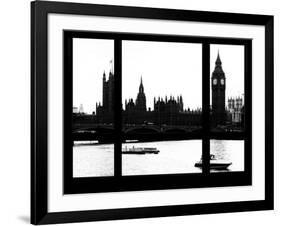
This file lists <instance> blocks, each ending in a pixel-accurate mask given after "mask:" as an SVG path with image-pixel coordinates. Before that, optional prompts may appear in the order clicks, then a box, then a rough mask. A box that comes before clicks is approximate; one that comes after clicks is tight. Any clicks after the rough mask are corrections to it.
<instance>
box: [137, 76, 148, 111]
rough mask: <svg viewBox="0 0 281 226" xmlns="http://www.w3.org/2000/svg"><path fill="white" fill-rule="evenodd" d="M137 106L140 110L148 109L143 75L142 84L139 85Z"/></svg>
mask: <svg viewBox="0 0 281 226" xmlns="http://www.w3.org/2000/svg"><path fill="white" fill-rule="evenodd" d="M136 108H137V111H140V112H145V111H146V97H145V93H144V88H143V84H142V77H141V82H140V86H139V93H138V96H137V99H136Z"/></svg>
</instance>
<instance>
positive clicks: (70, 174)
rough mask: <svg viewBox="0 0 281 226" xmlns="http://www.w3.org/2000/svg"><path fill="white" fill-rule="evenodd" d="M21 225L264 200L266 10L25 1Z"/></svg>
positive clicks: (268, 102)
mask: <svg viewBox="0 0 281 226" xmlns="http://www.w3.org/2000/svg"><path fill="white" fill-rule="evenodd" d="M31 43H32V45H31V46H32V47H31V55H32V58H31V64H32V65H31V66H32V67H31V69H32V70H31V96H32V98H31V102H32V103H31V114H32V115H31V118H32V124H31V130H32V134H31V137H32V141H31V194H32V197H31V223H33V224H47V223H66V222H82V221H94V220H109V219H129V218H143V217H160V216H175V215H189V214H204V213H219V212H237V211H254V210H266V209H273V17H272V16H267V15H249V14H233V13H217V12H203V11H187V10H171V9H155V8H140V7H124V6H109V5H108V6H105V5H94V4H78V3H61V2H44V1H40V2H38V1H35V2H32V3H31Z"/></svg>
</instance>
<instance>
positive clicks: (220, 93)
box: [211, 53, 225, 126]
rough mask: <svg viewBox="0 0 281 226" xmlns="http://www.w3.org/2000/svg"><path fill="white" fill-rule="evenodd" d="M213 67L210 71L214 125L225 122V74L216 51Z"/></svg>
mask: <svg viewBox="0 0 281 226" xmlns="http://www.w3.org/2000/svg"><path fill="white" fill-rule="evenodd" d="M215 64H216V65H215V69H214V71H213V73H212V78H211V81H212V115H213V123H214V124H215V126H217V125H222V124H224V123H225V74H224V72H223V70H222V66H221V65H222V62H221V59H220V55H219V53H218V56H217V59H216V63H215Z"/></svg>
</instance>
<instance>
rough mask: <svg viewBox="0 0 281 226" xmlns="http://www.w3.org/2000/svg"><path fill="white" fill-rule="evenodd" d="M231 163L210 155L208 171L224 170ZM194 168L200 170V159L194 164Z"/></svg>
mask: <svg viewBox="0 0 281 226" xmlns="http://www.w3.org/2000/svg"><path fill="white" fill-rule="evenodd" d="M231 164H232V162H226V161H224V160H219V159H216V157H215V155H210V169H216V170H226V169H227V168H228V167H229V166H230V165H231ZM194 166H195V167H199V168H202V158H201V160H200V161H199V162H196V163H195V165H194Z"/></svg>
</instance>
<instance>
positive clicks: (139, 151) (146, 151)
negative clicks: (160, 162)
mask: <svg viewBox="0 0 281 226" xmlns="http://www.w3.org/2000/svg"><path fill="white" fill-rule="evenodd" d="M159 152H160V151H159V150H157V148H140V147H135V146H133V147H132V148H127V146H126V147H125V148H124V149H123V150H122V154H138V155H144V154H158V153H159Z"/></svg>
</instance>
